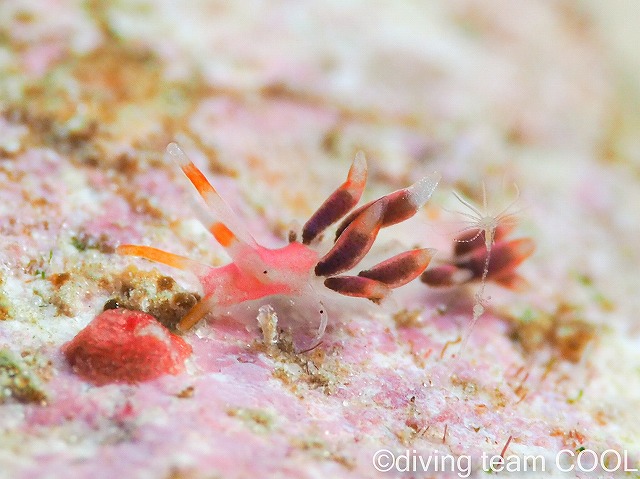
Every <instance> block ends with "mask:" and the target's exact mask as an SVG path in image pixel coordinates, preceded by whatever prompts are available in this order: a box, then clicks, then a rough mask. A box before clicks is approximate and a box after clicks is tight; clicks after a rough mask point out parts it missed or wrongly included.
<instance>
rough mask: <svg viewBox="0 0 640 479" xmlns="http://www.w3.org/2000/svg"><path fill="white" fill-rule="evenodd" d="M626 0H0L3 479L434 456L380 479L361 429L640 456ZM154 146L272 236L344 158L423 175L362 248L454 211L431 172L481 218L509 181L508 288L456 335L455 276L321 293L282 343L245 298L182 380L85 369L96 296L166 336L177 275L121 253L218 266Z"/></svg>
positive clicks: (183, 284) (298, 474)
mask: <svg viewBox="0 0 640 479" xmlns="http://www.w3.org/2000/svg"><path fill="white" fill-rule="evenodd" d="M624 4H625V2H622V1H620V2H618V1H613V2H607V6H606V8H605V7H601V6H599V4H597V2H581V3H579V4H578V3H576V4H571V3H566V2H560V3H553V4H551V3H549V2H544V1H539V2H538V1H526V2H525V1H522V2H519V1H518V2H496V3H493V2H492V3H486V2H476V1H474V0H460V1H454V2H387V3H376V4H375V5H373V4H371V2H361V3H359V2H349V3H348V4H344V2H339V4H338V3H335V4H334V3H331V2H329V3H322V4H317V5H315V4H314V5H313V7H312V6H309V5H306V4H304V3H300V2H290V1H282V2H269V3H265V4H263V5H262V4H261V5H257V4H255V3H246V4H245V3H243V2H236V3H225V2H221V3H218V2H186V3H185V2H180V3H178V2H154V3H148V4H145V3H143V2H141V3H135V4H124V3H120V2H118V3H116V4H113V5H111V4H109V5H108V4H106V3H101V2H88V3H86V4H84V3H83V4H82V5H80V4H78V3H77V2H74V1H55V2H37V4H35V3H34V4H30V3H29V2H0V19H2V20H1V21H0V27H1V28H2V32H1V34H0V37H1V38H2V39H3V40H2V42H0V43H1V44H0V93H1V97H2V106H1V116H0V359H1V362H0V381H1V384H0V388H1V390H2V392H3V395H2V399H0V401H1V403H0V464H1V465H2V467H0V477H11V478H36V477H37V478H41V477H70V478H74V477H78V478H83V477H93V478H99V477H105V478H107V477H109V478H111V477H118V476H121V477H132V478H133V477H135V478H147V477H149V478H158V477H160V478H209V477H224V478H246V477H277V478H289V477H290V478H316V477H345V478H361V477H367V478H368V477H380V478H383V477H396V476H399V477H431V476H435V475H436V473H435V472H433V471H431V472H426V473H423V472H420V471H414V473H413V474H411V473H408V474H407V473H403V472H402V471H399V467H397V466H398V463H394V468H392V470H390V471H389V472H380V471H378V470H377V469H376V467H375V466H374V463H373V459H374V457H375V453H376V451H379V450H388V451H390V452H391V453H392V454H393V455H394V457H396V458H398V457H401V456H402V454H408V453H411V454H415V455H420V456H421V457H423V458H425V459H426V458H428V457H433V456H434V455H436V454H446V455H450V456H451V457H452V458H454V459H458V458H462V457H467V456H468V457H469V458H470V460H471V462H472V465H473V471H474V473H475V474H476V475H478V476H482V475H484V474H485V472H483V463H482V455H483V454H490V455H493V454H500V453H501V452H502V449H503V448H504V447H505V444H507V443H508V449H507V451H506V452H505V454H506V455H507V456H509V455H513V456H514V457H516V458H524V457H525V456H526V455H540V456H542V457H544V458H545V459H546V466H547V467H546V470H547V472H546V473H545V474H547V475H548V476H549V477H553V476H557V477H563V474H561V472H560V471H559V469H558V467H557V466H556V464H555V458H556V457H557V454H558V452H559V451H560V450H562V449H565V448H566V449H569V450H571V451H576V450H580V448H585V449H588V450H593V451H595V452H597V453H600V452H602V451H605V450H607V449H613V450H615V451H619V452H620V453H621V454H622V453H623V452H625V451H626V452H627V453H628V455H629V456H630V460H631V463H630V464H631V465H632V466H633V467H636V468H637V467H638V466H637V452H638V447H639V445H640V432H639V431H640V419H639V418H638V415H637V405H638V397H639V391H640V375H639V374H638V371H639V370H640V360H639V359H638V354H637V351H638V346H639V344H640V340H639V339H638V334H639V333H640V329H639V328H638V324H637V321H636V318H637V311H638V310H639V308H640V302H639V300H638V295H637V269H638V264H640V249H639V248H638V246H637V245H638V243H637V239H638V237H640V223H638V221H637V206H636V205H638V204H640V188H638V180H637V171H638V165H640V159H639V158H638V152H639V151H640V145H639V144H638V135H637V131H638V128H640V117H639V116H638V111H640V109H638V108H637V98H640V91H639V90H638V86H637V85H640V79H638V71H640V68H638V60H637V54H636V53H637V52H636V50H637V48H636V45H637V44H638V41H640V40H638V38H637V35H638V29H637V28H628V26H629V25H630V24H633V22H632V19H633V18H634V15H635V16H636V17H637V11H635V10H634V9H629V10H628V11H625V10H624V8H625V7H623V5H624ZM603 5H604V4H603ZM626 5H627V7H626V8H630V7H628V3H626ZM175 140H177V141H179V142H180V143H181V144H182V145H183V146H184V147H185V149H186V150H187V151H188V152H189V154H190V156H191V158H192V159H193V161H194V163H195V164H196V165H197V166H198V167H199V168H201V169H202V170H203V172H204V173H205V174H206V175H207V177H209V178H211V179H212V181H213V182H214V184H215V186H216V187H217V189H218V191H220V193H221V195H222V196H223V197H224V198H225V199H227V201H228V202H229V203H230V205H231V207H232V208H233V209H234V210H235V211H236V212H237V213H238V214H239V215H240V216H241V217H242V218H243V221H244V222H245V223H246V224H247V228H248V229H249V230H250V231H251V232H252V233H253V234H254V235H255V236H256V239H257V240H258V241H259V242H260V244H264V245H266V246H268V247H273V248H276V247H281V246H284V245H285V244H286V236H287V232H288V229H289V225H290V222H291V221H292V220H297V221H298V222H299V223H303V222H304V221H306V219H308V218H309V216H310V215H311V214H312V213H313V211H314V210H315V209H316V208H317V207H318V206H319V205H320V204H321V203H322V201H323V200H324V199H325V198H326V197H327V196H328V195H329V194H330V193H331V192H332V191H333V190H334V189H335V187H336V185H337V184H339V183H340V182H341V181H343V180H344V177H345V175H346V172H347V170H348V168H349V164H350V163H351V160H352V159H353V157H354V155H355V153H356V151H357V150H363V151H364V152H365V154H366V155H367V158H368V161H369V165H370V176H369V182H368V186H367V190H366V192H365V197H363V199H362V201H361V203H365V202H368V201H370V200H372V199H375V198H378V197H379V196H381V195H384V194H386V193H387V192H389V191H392V190H395V189H398V188H401V187H404V186H406V185H407V184H411V183H412V182H414V181H416V180H417V179H418V178H420V177H421V176H423V175H425V174H428V173H429V172H431V171H434V170H437V171H439V172H441V173H442V175H443V180H442V182H441V184H440V186H439V188H438V190H437V191H436V193H435V195H434V197H433V198H432V200H431V201H430V203H429V204H428V205H427V206H426V207H425V208H423V209H422V210H421V211H420V212H419V213H418V214H417V215H416V216H415V217H414V218H412V219H411V220H409V221H407V222H405V223H402V224H398V225H396V226H394V228H393V229H389V230H383V231H382V232H381V233H380V235H379V237H378V239H377V240H376V243H375V245H374V248H373V249H372V250H371V253H370V255H371V264H372V265H373V264H375V263H376V262H377V261H381V260H384V259H386V258H388V257H390V256H392V255H394V254H397V253H399V252H402V251H407V250H409V249H413V248H417V247H422V248H437V249H438V254H437V255H436V256H435V258H434V261H435V262H437V261H442V262H446V261H447V260H449V259H450V258H451V257H452V256H453V251H452V249H453V243H452V238H453V237H455V236H456V235H457V234H459V233H460V230H461V229H462V228H464V226H465V225H464V224H462V222H461V220H462V219H464V218H461V217H460V215H457V214H456V213H455V210H458V209H460V208H461V206H460V204H459V203H457V202H456V200H455V198H454V197H453V195H452V194H451V191H452V190H453V189H455V190H457V191H460V192H461V193H463V194H464V195H465V197H467V198H469V199H471V200H474V201H475V203H481V199H482V197H481V185H482V182H483V181H485V182H486V184H487V192H488V193H489V194H488V203H489V204H488V208H489V209H490V210H491V211H492V212H494V213H495V212H499V211H500V210H501V209H502V208H503V207H504V206H506V205H507V204H509V203H510V202H511V200H512V197H511V195H510V193H509V191H510V189H509V188H506V189H505V188H502V186H501V185H502V184H503V183H505V184H510V183H511V182H513V181H515V182H516V183H517V184H518V186H519V189H520V191H521V192H522V195H521V198H520V200H519V203H518V205H517V207H518V208H520V207H521V208H520V211H519V212H518V219H519V222H518V226H517V230H516V231H515V232H514V235H513V238H521V237H526V238H531V239H532V240H533V241H534V242H535V244H536V251H535V253H534V254H533V255H532V256H531V257H529V258H528V259H527V260H526V261H524V262H523V263H522V264H520V265H519V266H518V274H520V275H522V276H523V277H524V278H525V279H526V280H527V282H528V284H529V287H528V288H527V289H525V290H522V291H510V290H507V289H504V288H500V287H499V286H498V285H495V284H491V283H488V284H487V287H486V291H485V299H486V312H485V313H484V315H482V316H481V317H480V319H479V321H478V323H477V325H476V328H475V330H474V331H473V334H472V335H471V337H470V339H469V342H468V343H467V344H466V347H465V349H464V351H462V352H461V351H460V349H459V346H460V338H461V337H462V335H463V334H464V332H465V330H466V327H467V325H468V324H469V322H470V320H471V317H472V308H473V302H474V298H473V297H474V293H475V292H477V289H476V288H477V285H474V284H472V285H467V286H464V287H459V288H452V289H447V290H442V291H440V290H434V289H430V288H428V287H427V286H425V285H424V284H422V283H420V282H417V281H413V282H411V283H410V284H408V285H405V286H403V287H402V288H400V289H398V290H397V291H396V292H395V293H394V298H393V300H392V301H390V302H389V303H388V304H384V305H383V306H380V307H379V306H376V305H373V304H370V303H369V302H367V301H364V300H362V299H360V298H352V299H349V298H342V297H340V296H338V295H336V294H334V293H333V292H331V291H324V292H323V294H325V293H326V301H325V305H326V306H327V309H328V314H329V318H330V319H329V324H328V327H327V331H326V334H325V336H324V337H323V341H322V344H320V345H319V346H318V347H317V348H315V349H313V350H312V351H309V352H306V353H304V354H295V353H293V352H292V351H291V348H290V344H289V343H288V342H287V340H286V339H287V338H286V337H282V336H280V338H279V339H280V341H279V342H278V341H277V339H278V335H277V330H276V336H274V335H273V333H274V330H273V328H271V329H269V327H268V326H269V324H273V323H269V321H268V319H269V318H268V317H267V318H264V319H266V320H267V321H266V322H265V323H263V328H262V329H261V328H260V327H259V324H258V322H257V320H255V321H254V319H255V316H256V311H257V309H258V307H260V306H263V304H254V305H252V307H254V309H253V310H251V311H248V310H247V311H244V312H238V311H235V312H233V314H221V315H220V316H219V317H217V318H215V319H214V318H210V319H209V321H207V322H203V323H202V324H200V325H199V326H198V327H197V328H196V329H195V330H192V331H190V332H188V333H187V334H185V335H184V336H183V337H182V338H183V340H184V341H185V343H186V344H187V345H188V347H190V348H192V350H193V353H192V354H191V356H190V357H189V358H188V359H186V361H185V363H184V364H185V370H184V371H183V372H181V373H179V374H176V375H173V374H171V375H162V376H160V377H157V378H155V379H152V380H149V381H144V382H138V383H135V384H128V383H112V384H105V385H103V386H96V385H94V384H91V382H89V381H86V380H85V379H83V378H82V377H81V376H79V375H78V374H75V373H74V372H73V369H72V368H71V367H70V366H69V364H68V363H67V360H66V358H65V356H64V354H63V352H62V350H61V348H62V346H63V345H64V344H65V343H68V342H69V341H72V340H73V338H74V337H76V335H78V333H79V332H81V331H82V330H83V329H84V328H86V327H87V325H90V324H91V321H92V320H93V319H94V318H95V317H96V316H97V315H98V314H99V313H100V312H101V311H102V309H103V307H104V305H105V303H106V302H108V301H115V302H118V303H119V304H121V305H123V306H125V307H127V308H130V309H139V310H143V311H147V312H149V313H151V314H153V315H154V316H155V317H157V318H158V320H159V321H160V322H161V323H162V324H163V325H164V326H166V327H168V328H173V327H175V324H176V323H177V321H178V320H179V319H180V318H181V317H182V316H183V315H184V314H185V312H186V311H187V310H188V309H189V308H190V307H192V306H193V304H195V302H196V301H197V300H198V298H199V297H201V295H202V291H201V290H200V289H199V288H200V285H199V284H198V281H197V278H194V277H192V276H191V275H189V274H188V273H186V272H181V271H176V270H173V269H170V268H164V267H162V266H160V267H157V266H155V265H152V264H150V263H148V262H145V261H143V260H138V259H132V258H127V257H121V256H118V255H116V254H114V251H115V248H116V247H117V246H118V245H120V244H122V243H125V242H127V243H133V244H146V245H153V246H154V247H158V248H162V249H164V250H167V251H171V252H173V253H176V254H181V255H187V256H189V257H190V258H193V259H195V260H199V261H202V262H204V263H207V264H212V265H215V266H218V265H224V264H227V263H228V261H229V260H228V258H227V257H226V255H225V253H224V251H223V248H222V247H220V245H218V244H217V243H216V242H215V241H214V240H213V239H212V238H211V237H210V236H209V235H208V234H207V232H206V231H204V230H203V229H202V228H201V227H200V226H199V225H198V224H197V222H196V220H195V217H194V215H193V214H192V211H193V210H192V202H193V201H194V199H193V197H192V195H191V194H192V192H191V190H190V189H189V185H188V184H186V182H184V179H183V178H182V174H181V173H180V171H179V170H178V169H177V168H175V166H174V165H172V164H171V163H169V162H166V161H165V160H164V158H163V157H162V152H163V151H164V149H165V147H166V145H167V144H168V143H169V142H171V141H175ZM331 233H333V231H330V232H329V236H330V235H331ZM327 247H328V245H327ZM367 266H370V265H367ZM273 305H274V307H276V306H278V305H277V304H276V303H275V301H274V302H273ZM281 305H284V306H287V303H281ZM294 306H295V305H294ZM275 309H276V313H278V314H279V316H280V317H282V310H278V308H277V307H276V308H275ZM302 310H304V308H302ZM109 314H114V313H109ZM118 314H121V313H118ZM272 319H273V318H272ZM276 324H277V323H276ZM89 327H91V326H89ZM80 334H82V333H80ZM274 337H275V339H276V341H275V342H274V341H273V339H274ZM89 343H90V344H93V343H92V342H91V341H90V342H89ZM161 369H162V370H166V368H165V367H162V368H161ZM126 376H127V377H128V373H127V374H126ZM28 391H31V392H32V394H26V392H28ZM43 398H44V399H43ZM414 450H415V451H416V452H415V453H414V452H412V451H414ZM407 451H408V452H407ZM461 465H462V464H461ZM379 466H380V464H379ZM432 472H433V473H432ZM459 472H462V471H460V470H457V471H448V473H444V474H438V477H440V476H443V477H447V475H448V476H449V477H459V475H460V474H458V473H459ZM598 472H599V473H601V475H603V476H604V477H607V475H609V476H612V475H614V473H610V474H609V473H605V472H603V471H601V470H599V471H596V474H597V473H598ZM617 473H621V471H616V474H617ZM503 474H504V476H507V475H508V474H507V473H503ZM512 475H513V476H514V477H516V476H518V475H517V474H516V473H512ZM578 476H579V477H583V476H584V477H588V474H582V475H580V474H578ZM530 477H535V476H534V475H531V476H530Z"/></svg>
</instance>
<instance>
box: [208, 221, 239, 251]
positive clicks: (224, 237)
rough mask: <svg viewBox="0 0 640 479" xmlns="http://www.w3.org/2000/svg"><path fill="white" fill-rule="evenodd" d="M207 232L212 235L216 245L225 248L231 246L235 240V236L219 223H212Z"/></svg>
mask: <svg viewBox="0 0 640 479" xmlns="http://www.w3.org/2000/svg"><path fill="white" fill-rule="evenodd" d="M209 231H211V234H213V236H214V237H215V239H216V240H217V241H218V243H220V244H221V245H222V246H224V247H225V248H226V247H228V246H231V244H232V243H233V242H234V241H235V239H236V235H234V234H233V232H232V231H231V230H230V229H229V228H227V227H226V226H225V225H224V224H223V223H220V222H217V223H214V224H213V225H212V226H211V228H209Z"/></svg>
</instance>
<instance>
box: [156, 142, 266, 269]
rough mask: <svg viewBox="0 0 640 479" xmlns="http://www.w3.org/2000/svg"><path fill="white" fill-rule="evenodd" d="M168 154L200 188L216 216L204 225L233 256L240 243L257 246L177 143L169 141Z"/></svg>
mask: <svg viewBox="0 0 640 479" xmlns="http://www.w3.org/2000/svg"><path fill="white" fill-rule="evenodd" d="M167 156H168V157H170V158H171V159H172V160H173V161H174V162H175V163H176V164H177V165H178V166H179V167H180V169H181V170H182V171H183V173H184V174H185V175H186V177H187V178H188V179H189V181H191V183H192V184H193V186H194V187H195V188H196V190H198V193H199V194H200V196H201V197H202V199H203V200H204V202H205V203H206V205H207V206H208V208H209V211H210V212H211V213H212V215H213V217H214V218H215V219H213V218H212V219H211V220H210V221H205V222H204V226H205V227H206V228H207V229H208V230H209V231H210V232H211V233H212V234H213V236H214V237H215V238H216V240H217V241H218V242H219V243H220V244H221V245H222V246H224V247H225V248H227V250H229V252H230V254H231V255H232V257H233V256H234V254H233V253H235V252H236V250H237V249H238V248H237V245H238V244H242V243H244V244H246V245H249V246H255V245H256V241H255V239H254V238H253V236H251V234H250V233H249V232H248V231H247V230H246V229H245V227H244V226H243V224H242V222H241V221H240V220H239V219H238V217H237V215H236V214H235V213H234V212H233V210H232V209H231V208H230V207H229V205H228V204H227V203H226V201H224V199H223V198H222V197H221V196H220V195H219V194H218V192H217V191H216V189H215V188H214V187H213V186H212V185H211V183H209V181H208V180H207V178H206V177H205V176H204V174H203V173H202V172H201V171H200V170H199V169H198V167H196V165H194V164H193V162H192V161H191V160H190V159H189V157H188V156H187V155H186V153H185V152H184V151H183V150H182V149H181V148H180V147H179V146H178V145H177V144H176V143H169V145H168V146H167Z"/></svg>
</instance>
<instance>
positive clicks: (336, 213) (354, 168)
mask: <svg viewBox="0 0 640 479" xmlns="http://www.w3.org/2000/svg"><path fill="white" fill-rule="evenodd" d="M366 182H367V161H366V159H365V157H364V154H363V153H362V152H358V154H357V155H356V157H355V159H354V160H353V164H352V165H351V168H350V169H349V174H348V176H347V180H346V181H345V182H344V183H343V184H342V185H341V186H340V187H339V188H338V189H336V190H335V191H334V192H333V193H332V194H331V195H330V196H329V198H327V199H326V201H325V202H324V203H322V205H321V206H320V208H318V210H317V211H316V212H315V213H314V214H313V215H312V216H311V218H309V221H307V222H306V223H305V225H304V227H303V229H302V243H303V244H310V243H311V242H312V241H313V240H314V239H315V238H316V237H317V236H318V235H319V234H320V233H322V232H323V231H324V230H325V229H327V228H328V227H329V226H331V225H332V224H333V223H335V222H336V221H338V220H339V219H340V218H342V217H343V216H344V215H346V214H347V213H348V212H349V211H350V210H351V209H352V208H353V207H354V206H355V205H357V204H358V201H360V197H361V196H362V192H363V191H364V187H365V184H366Z"/></svg>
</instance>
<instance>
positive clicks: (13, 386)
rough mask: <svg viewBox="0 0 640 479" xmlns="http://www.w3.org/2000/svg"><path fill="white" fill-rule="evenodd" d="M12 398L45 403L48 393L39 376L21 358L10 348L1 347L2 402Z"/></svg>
mask: <svg viewBox="0 0 640 479" xmlns="http://www.w3.org/2000/svg"><path fill="white" fill-rule="evenodd" d="M12 400H13V401H17V402H21V403H40V404H44V403H46V401H47V395H46V394H45V392H44V391H43V390H42V386H41V384H40V381H39V380H38V378H37V377H36V376H35V375H34V374H33V373H32V372H31V371H29V369H28V368H27V366H26V364H25V363H24V362H23V361H22V360H21V359H20V358H18V357H17V356H15V355H14V354H13V353H12V352H11V351H9V350H8V349H0V404H2V403H5V402H9V401H12Z"/></svg>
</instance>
